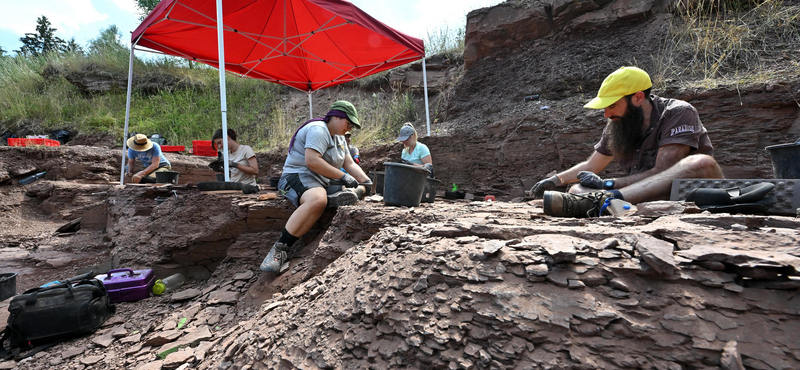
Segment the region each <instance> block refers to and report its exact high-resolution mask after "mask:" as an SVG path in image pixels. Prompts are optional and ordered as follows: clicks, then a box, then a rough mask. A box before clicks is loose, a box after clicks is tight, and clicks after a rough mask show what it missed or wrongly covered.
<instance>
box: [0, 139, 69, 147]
mask: <svg viewBox="0 0 800 370" xmlns="http://www.w3.org/2000/svg"><path fill="white" fill-rule="evenodd" d="M33 145H44V146H61V143H60V142H58V140H51V139H41V138H37V139H28V138H9V139H8V146H33Z"/></svg>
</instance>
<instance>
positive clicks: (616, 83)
mask: <svg viewBox="0 0 800 370" xmlns="http://www.w3.org/2000/svg"><path fill="white" fill-rule="evenodd" d="M651 87H653V82H652V81H650V76H649V75H648V74H647V72H645V71H643V70H641V69H639V68H636V67H622V68H620V69H618V70H616V71H614V73H612V74H610V75H608V77H606V79H605V80H604V81H603V84H602V85H600V91H598V92H597V97H596V98H594V99H592V100H591V101H590V102H588V103H586V105H584V106H583V107H584V108H591V109H603V108H605V107H607V106H609V105H611V104H614V103H616V102H617V100H620V99H622V97H623V96H626V95H631V94H634V93H637V92H639V91H645V90H647V89H649V88H651Z"/></svg>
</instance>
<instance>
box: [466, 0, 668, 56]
mask: <svg viewBox="0 0 800 370" xmlns="http://www.w3.org/2000/svg"><path fill="white" fill-rule="evenodd" d="M669 3H670V2H669V1H664V0H588V1H587V0H557V1H507V2H504V3H501V4H498V5H497V6H493V7H488V8H482V9H477V10H473V11H471V12H470V13H469V14H467V30H466V42H465V44H464V66H465V68H466V69H469V67H470V66H471V65H472V64H473V63H475V62H476V61H477V60H479V59H482V58H484V57H486V56H488V55H490V54H492V53H496V52H498V51H504V52H508V51H514V49H517V48H520V47H523V46H524V45H526V44H530V43H531V42H532V41H535V40H537V39H540V38H543V37H549V36H553V35H554V34H557V33H570V32H573V31H586V30H597V29H602V28H606V27H608V26H611V25H614V24H617V23H623V22H624V23H628V24H630V23H631V22H636V21H642V20H645V19H646V18H647V17H648V16H649V15H650V14H652V13H653V12H654V11H661V10H663V9H664V8H665V7H666V6H667V5H668V4H669ZM609 46H610V45H609Z"/></svg>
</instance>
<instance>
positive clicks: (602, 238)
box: [199, 202, 800, 369]
mask: <svg viewBox="0 0 800 370" xmlns="http://www.w3.org/2000/svg"><path fill="white" fill-rule="evenodd" d="M451 207H456V208H451ZM359 208H360V207H359ZM347 209H348V210H349V211H350V210H351V208H349V207H348V208H347ZM357 209H358V208H353V209H352V211H351V213H357ZM456 209H459V210H463V211H466V213H464V214H463V216H460V217H459V216H455V217H453V218H452V219H450V221H444V222H433V223H430V222H426V221H422V222H419V221H418V222H410V223H408V224H407V225H402V226H400V227H390V228H385V229H383V230H381V231H380V232H378V233H377V234H375V235H374V236H373V237H372V238H370V239H369V240H367V241H365V242H364V243H361V244H360V245H358V246H356V247H354V248H353V249H351V250H349V251H347V252H346V253H345V254H344V255H343V256H342V257H341V258H339V259H337V260H336V261H334V262H333V263H331V264H330V265H328V266H327V268H325V270H324V271H322V273H321V274H319V275H317V276H314V277H312V278H311V279H309V280H308V281H306V282H304V283H302V284H300V285H299V286H297V287H295V288H294V289H291V290H289V291H288V292H286V293H285V294H280V295H275V296H274V297H273V298H272V300H270V301H267V302H265V303H264V305H263V306H262V309H261V311H260V312H259V313H258V314H257V315H256V316H255V317H253V318H252V319H250V320H249V321H246V322H245V323H243V324H242V325H241V326H240V327H239V328H237V329H234V330H233V331H232V332H231V333H230V335H229V336H228V337H227V338H226V339H225V340H223V341H222V342H221V343H220V346H219V350H218V351H217V352H216V353H215V354H213V355H211V356H210V359H209V362H208V363H206V362H204V363H202V364H200V365H199V368H201V369H204V368H209V369H210V368H216V367H217V366H222V367H228V366H229V364H236V365H237V366H243V367H249V366H252V367H253V368H259V367H265V368H273V367H275V368H277V367H314V368H336V369H344V368H361V367H376V368H400V367H409V368H442V369H445V368H450V369H460V368H478V369H481V368H525V367H530V368H586V369H589V368H592V369H594V368H655V369H672V368H702V367H715V366H723V362H724V363H725V364H730V363H731V362H732V361H733V362H734V363H735V361H736V359H737V358H738V359H739V361H741V362H742V363H743V364H744V366H746V367H747V368H757V369H788V368H794V367H797V366H800V358H798V357H797V356H796V354H797V353H798V350H800V341H798V340H797V339H796V338H795V335H794V331H795V330H796V328H794V326H793V325H792V324H791V323H793V322H797V319H798V312H797V309H796V307H794V304H793V303H792V299H791V297H792V295H793V294H794V293H793V289H796V288H797V287H798V286H800V276H799V275H800V272H798V270H797V269H796V268H795V266H796V264H797V263H799V262H800V258H798V256H797V254H796V253H797V252H796V247H795V246H794V243H795V242H796V239H797V237H798V234H797V232H796V231H795V230H790V229H783V226H788V224H784V222H789V223H790V224H794V225H797V220H794V219H787V218H781V217H776V218H759V219H758V222H757V223H758V224H760V225H761V226H760V227H753V228H745V231H736V230H737V229H738V228H736V227H734V225H735V224H736V223H743V222H745V221H744V219H745V218H744V217H741V218H738V219H736V218H729V219H728V220H727V221H726V222H723V223H724V224H725V225H726V226H721V227H712V226H701V225H702V224H703V223H705V222H707V221H708V220H709V219H716V218H717V217H716V216H712V215H708V214H697V215H683V216H675V215H673V216H665V217H660V218H656V219H642V218H638V217H633V218H622V219H617V218H601V219H595V220H569V219H564V220H558V219H551V218H549V217H541V216H540V213H539V211H537V208H530V206H528V205H524V204H518V205H513V204H503V203H495V204H493V203H488V204H487V203H484V202H477V203H472V204H463V203H462V205H451V204H444V205H442V204H439V205H438V206H435V207H430V209H428V207H424V208H422V209H418V210H417V211H416V213H418V214H419V216H420V217H423V218H424V215H426V214H428V212H436V213H438V214H450V213H449V211H450V210H452V211H455V210H456ZM395 212H397V211H395ZM395 212H393V213H395ZM400 212H402V211H400ZM340 221H341V222H344V223H345V224H344V225H343V224H341V223H340V224H339V225H337V227H338V228H343V227H344V228H347V227H346V226H345V225H347V224H349V222H347V221H345V220H343V219H342V220H340ZM719 221H722V220H719ZM358 223H360V222H359V221H356V222H355V224H358ZM770 225H777V226H770ZM354 229H357V227H355V228H354ZM734 235H735V236H734ZM731 237H733V238H735V239H740V240H741V242H740V243H736V246H735V247H733V248H719V247H707V246H702V245H701V243H702V244H705V243H713V242H714V241H716V240H720V241H721V240H733V239H730V238H731ZM325 240H329V238H328V237H327V236H326V238H325ZM329 242H332V241H329ZM323 244H325V243H323ZM726 245H727V246H728V247H730V246H731V243H727V244H726ZM320 248H322V245H320ZM665 248H666V249H665ZM765 249H768V250H769V251H770V252H769V253H763V252H761V251H760V250H765ZM768 256H769V257H768ZM763 269H778V270H780V271H782V273H780V274H773V275H768V274H763V273H762V271H763ZM778 270H772V271H775V272H777V271H778ZM757 275H758V277H756V276H757ZM725 366H729V365H725Z"/></svg>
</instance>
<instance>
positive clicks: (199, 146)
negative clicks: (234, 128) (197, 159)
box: [192, 140, 217, 157]
mask: <svg viewBox="0 0 800 370" xmlns="http://www.w3.org/2000/svg"><path fill="white" fill-rule="evenodd" d="M192 154H194V155H199V156H203V157H216V156H217V151H216V150H214V149H213V148H212V147H211V140H193V141H192Z"/></svg>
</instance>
